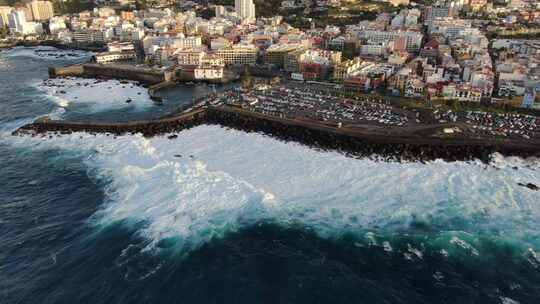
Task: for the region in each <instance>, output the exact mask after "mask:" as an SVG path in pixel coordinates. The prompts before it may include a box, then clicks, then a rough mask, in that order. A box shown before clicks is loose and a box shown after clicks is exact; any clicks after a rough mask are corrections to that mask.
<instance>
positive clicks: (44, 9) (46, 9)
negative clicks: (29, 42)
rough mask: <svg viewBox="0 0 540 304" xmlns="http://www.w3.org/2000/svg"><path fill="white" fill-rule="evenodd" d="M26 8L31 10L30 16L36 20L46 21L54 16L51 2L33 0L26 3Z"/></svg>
mask: <svg viewBox="0 0 540 304" xmlns="http://www.w3.org/2000/svg"><path fill="white" fill-rule="evenodd" d="M26 7H27V9H28V10H30V11H31V12H32V18H33V19H34V20H36V21H46V20H49V19H50V18H52V17H53V16H54V10H53V5H52V2H50V1H41V0H35V1H32V2H30V3H27V4H26Z"/></svg>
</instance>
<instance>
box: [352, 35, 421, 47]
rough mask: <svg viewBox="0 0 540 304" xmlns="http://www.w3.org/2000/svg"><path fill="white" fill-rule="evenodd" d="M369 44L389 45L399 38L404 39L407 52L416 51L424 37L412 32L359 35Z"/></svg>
mask: <svg viewBox="0 0 540 304" xmlns="http://www.w3.org/2000/svg"><path fill="white" fill-rule="evenodd" d="M361 35H362V36H363V38H365V39H366V40H368V41H369V42H370V44H382V43H389V42H391V41H394V40H396V39H397V38H400V37H405V38H406V42H405V47H406V48H407V50H408V51H416V50H418V49H419V48H420V46H421V45H422V39H423V37H424V35H423V34H422V33H420V32H412V31H377V30H367V31H364V32H362V34H361Z"/></svg>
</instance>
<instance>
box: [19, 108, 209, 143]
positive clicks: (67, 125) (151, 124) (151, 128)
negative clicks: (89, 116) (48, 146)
mask: <svg viewBox="0 0 540 304" xmlns="http://www.w3.org/2000/svg"><path fill="white" fill-rule="evenodd" d="M205 117H206V112H205V111H204V110H203V109H199V110H195V111H192V112H189V113H185V114H182V115H178V116H175V117H170V118H165V119H158V120H145V121H133V122H125V123H101V122H95V123H94V122H69V121H60V120H49V119H40V120H37V121H35V122H33V123H31V124H27V125H24V126H22V127H21V128H19V129H18V130H16V131H15V132H13V135H32V136H36V135H38V134H45V133H52V134H54V133H56V134H70V133H73V132H87V133H91V134H92V133H108V134H113V135H122V134H137V133H140V134H143V135H144V136H148V137H150V136H155V135H158V134H167V133H172V132H177V131H181V130H184V129H189V128H191V127H194V126H197V125H201V124H203V123H205V122H206V120H205ZM50 136H52V135H50Z"/></svg>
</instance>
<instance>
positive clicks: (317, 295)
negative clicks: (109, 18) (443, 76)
mask: <svg viewBox="0 0 540 304" xmlns="http://www.w3.org/2000/svg"><path fill="white" fill-rule="evenodd" d="M36 49H37V50H41V51H37V52H36ZM43 50H44V51H43ZM65 53H71V54H72V55H71V56H58V54H65ZM88 56H89V54H88V53H84V52H71V51H59V50H55V49H52V48H15V49H12V50H4V51H2V52H0V83H1V85H0V164H1V167H0V168H1V169H0V170H1V171H0V173H1V174H0V184H1V185H2V186H1V187H0V244H2V246H0V303H9V304H11V303H504V304H512V303H540V283H539V282H540V192H538V191H533V190H530V189H527V188H525V187H521V186H519V185H518V183H529V182H533V183H537V184H538V183H539V181H540V160H537V159H528V160H525V159H520V158H509V157H502V156H500V155H493V160H492V162H491V163H490V164H484V163H482V162H480V161H469V162H444V161H442V160H435V161H431V162H427V163H419V162H402V163H397V162H383V161H379V160H377V159H376V158H363V159H354V158H349V157H346V156H345V155H343V154H340V153H338V152H332V151H321V150H317V149H312V148H309V147H306V146H303V145H300V144H297V143H293V142H283V141H278V140H276V139H273V138H271V137H268V136H266V135H263V134H258V133H245V132H242V131H238V130H233V129H229V128H224V127H220V126H216V125H204V126H199V127H195V128H192V129H189V130H184V131H182V132H180V133H178V137H177V138H174V139H169V138H168V137H167V136H159V137H154V138H144V137H142V136H140V135H125V136H116V137H113V136H112V135H111V136H107V135H91V134H85V133H76V134H70V135H62V136H56V137H52V138H49V137H14V136H11V132H12V131H13V130H15V129H16V128H17V127H19V126H21V125H23V124H24V123H27V122H31V121H33V120H34V119H36V118H38V117H42V116H50V117H53V118H56V119H69V120H81V121H84V120H100V121H112V120H115V121H118V120H120V121H128V120H133V119H148V118H154V117H158V116H161V115H164V114H167V113H170V112H171V111H174V110H176V109H178V108H179V107H182V106H184V107H187V106H188V104H189V102H190V101H191V100H192V99H193V98H197V97H200V96H203V95H204V94H206V93H208V92H211V91H212V90H213V88H211V87H209V86H204V85H186V86H183V87H179V88H176V89H174V90H170V91H166V92H164V93H162V94H163V96H164V97H165V98H166V102H165V104H164V105H162V106H159V105H155V104H153V102H152V101H151V100H150V98H149V96H148V95H147V92H146V89H144V88H142V87H140V86H139V85H138V84H137V83H134V82H128V83H125V82H120V81H115V80H109V81H102V82H96V81H94V80H88V79H78V78H71V79H54V80H50V81H45V82H44V80H46V79H47V67H48V66H51V65H65V64H70V63H75V62H78V61H83V60H85V59H86V58H87V57H88ZM221 89H223V88H217V90H221ZM128 99H130V102H129V103H128V102H126V101H127V100H128Z"/></svg>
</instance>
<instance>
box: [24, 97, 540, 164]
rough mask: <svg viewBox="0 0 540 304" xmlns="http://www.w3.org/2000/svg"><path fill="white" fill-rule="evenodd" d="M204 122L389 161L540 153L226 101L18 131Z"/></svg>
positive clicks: (155, 132) (124, 130)
mask: <svg viewBox="0 0 540 304" xmlns="http://www.w3.org/2000/svg"><path fill="white" fill-rule="evenodd" d="M204 124H215V125H221V126H223V127H230V128H234V129H238V130H242V131H245V132H261V133H264V134H266V135H269V136H271V137H274V138H276V139H278V140H284V141H294V142H298V143H300V144H303V145H306V146H309V147H312V148H317V149H323V150H333V151H339V152H342V153H345V154H346V155H349V156H351V157H372V156H374V155H376V156H378V157H380V158H382V159H384V160H387V161H402V160H403V161H430V160H435V159H443V160H446V161H467V160H473V159H479V160H481V161H483V162H485V163H487V162H489V161H490V157H491V155H492V154H493V153H496V152H497V153H500V154H502V155H504V156H519V157H523V158H527V157H540V149H539V148H538V145H537V143H536V142H531V143H527V142H524V141H520V140H505V141H497V140H493V139H488V138H470V137H455V138H441V137H435V136H426V133H425V132H424V131H425V130H422V131H415V132H402V133H401V134H382V133H373V132H371V131H369V130H362V129H351V128H338V127H336V126H331V125H326V124H323V123H318V122H315V121H304V120H296V119H295V120H293V119H285V118H278V117H270V116H267V115H262V114H257V113H253V112H249V111H245V110H242V109H239V108H233V107H228V106H220V107H206V108H199V109H195V110H192V111H190V112H187V113H183V114H180V115H176V116H168V117H164V118H161V119H156V120H147V121H133V122H127V123H94V122H69V121H55V120H48V119H41V120H38V121H36V122H34V123H30V124H27V125H25V126H22V127H21V128H19V129H18V130H16V131H14V132H13V135H14V136H27V135H30V136H39V135H41V136H47V135H48V136H49V137H52V136H53V135H57V136H61V135H66V134H71V133H73V132H87V133H91V134H99V133H102V134H113V135H124V134H135V133H141V134H143V135H144V136H146V137H153V136H159V135H167V134H169V138H175V137H177V136H181V135H178V134H174V133H176V132H179V131H182V130H185V129H189V128H192V127H196V126H199V125H204Z"/></svg>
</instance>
